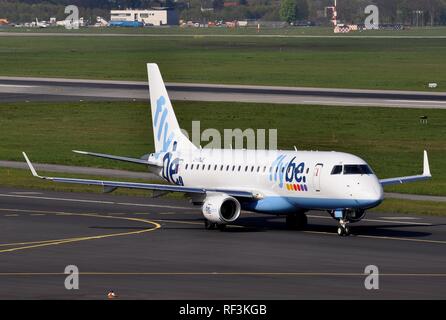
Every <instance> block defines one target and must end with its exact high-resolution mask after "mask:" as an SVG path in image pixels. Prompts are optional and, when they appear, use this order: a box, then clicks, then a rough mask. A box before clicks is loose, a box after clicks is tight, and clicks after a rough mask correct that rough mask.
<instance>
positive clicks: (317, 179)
mask: <svg viewBox="0 0 446 320" xmlns="http://www.w3.org/2000/svg"><path fill="white" fill-rule="evenodd" d="M323 166H324V165H323V164H322V163H318V164H316V166H315V167H314V173H313V187H314V191H316V192H320V191H321V173H322V168H323Z"/></svg>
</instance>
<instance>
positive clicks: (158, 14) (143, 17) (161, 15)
mask: <svg viewBox="0 0 446 320" xmlns="http://www.w3.org/2000/svg"><path fill="white" fill-rule="evenodd" d="M110 21H128V22H130V21H138V22H142V23H144V24H146V25H154V26H162V25H178V17H177V15H176V12H175V10H170V9H167V8H161V9H159V10H130V9H127V10H111V11H110Z"/></svg>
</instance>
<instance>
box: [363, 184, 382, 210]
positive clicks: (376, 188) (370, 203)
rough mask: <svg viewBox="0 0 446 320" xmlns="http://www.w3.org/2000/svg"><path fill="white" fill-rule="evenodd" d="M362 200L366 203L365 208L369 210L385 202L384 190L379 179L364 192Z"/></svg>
mask: <svg viewBox="0 0 446 320" xmlns="http://www.w3.org/2000/svg"><path fill="white" fill-rule="evenodd" d="M361 198H362V200H363V201H364V206H366V207H368V208H373V207H376V206H378V205H379V204H380V203H381V202H382V201H383V200H384V192H383V188H382V186H381V183H379V181H378V179H376V181H374V182H373V183H370V185H369V187H368V188H367V189H366V190H363V191H362V197H361Z"/></svg>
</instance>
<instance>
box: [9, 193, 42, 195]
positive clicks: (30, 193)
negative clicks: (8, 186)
mask: <svg viewBox="0 0 446 320" xmlns="http://www.w3.org/2000/svg"><path fill="white" fill-rule="evenodd" d="M9 193H10V194H19V195H37V194H42V192H9Z"/></svg>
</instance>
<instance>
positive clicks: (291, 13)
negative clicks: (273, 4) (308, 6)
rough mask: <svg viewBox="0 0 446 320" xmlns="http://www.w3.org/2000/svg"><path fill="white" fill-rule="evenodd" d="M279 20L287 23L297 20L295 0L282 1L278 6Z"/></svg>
mask: <svg viewBox="0 0 446 320" xmlns="http://www.w3.org/2000/svg"><path fill="white" fill-rule="evenodd" d="M280 18H281V19H282V20H283V21H286V22H288V23H291V22H293V21H296V19H297V3H296V0H282V4H281V6H280Z"/></svg>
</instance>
